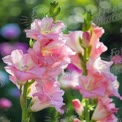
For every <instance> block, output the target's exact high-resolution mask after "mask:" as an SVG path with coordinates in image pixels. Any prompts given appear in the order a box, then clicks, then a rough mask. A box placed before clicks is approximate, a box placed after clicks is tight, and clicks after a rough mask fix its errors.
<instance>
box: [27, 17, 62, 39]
mask: <svg viewBox="0 0 122 122" xmlns="http://www.w3.org/2000/svg"><path fill="white" fill-rule="evenodd" d="M62 28H64V24H63V23H62V22H60V21H56V22H55V23H53V19H52V18H47V17H45V18H43V19H42V20H38V19H35V20H34V22H33V23H32V24H31V29H29V30H25V32H26V35H27V37H29V38H32V39H35V40H40V39H42V38H45V37H46V38H48V39H55V38H57V36H58V35H59V34H60V33H61V32H62V31H61V29H62Z"/></svg>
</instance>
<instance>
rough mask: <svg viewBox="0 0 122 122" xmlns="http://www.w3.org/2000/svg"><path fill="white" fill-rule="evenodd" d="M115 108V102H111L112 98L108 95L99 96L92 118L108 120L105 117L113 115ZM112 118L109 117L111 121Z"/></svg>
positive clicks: (100, 121)
mask: <svg viewBox="0 0 122 122" xmlns="http://www.w3.org/2000/svg"><path fill="white" fill-rule="evenodd" d="M117 110H118V109H117V108H115V104H114V103H112V99H110V98H109V97H103V98H99V99H98V103H97V106H96V108H95V111H94V113H93V115H92V120H96V121H98V122H108V121H107V119H110V116H113V115H114V114H115V113H116V112H117ZM102 120H106V121H102ZM113 120H115V118H111V122H114V121H113Z"/></svg>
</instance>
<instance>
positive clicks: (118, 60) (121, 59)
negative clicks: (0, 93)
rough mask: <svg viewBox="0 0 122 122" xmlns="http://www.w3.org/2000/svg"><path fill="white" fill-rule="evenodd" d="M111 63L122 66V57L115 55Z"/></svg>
mask: <svg viewBox="0 0 122 122" xmlns="http://www.w3.org/2000/svg"><path fill="white" fill-rule="evenodd" d="M111 61H113V63H114V64H121V63H122V56H120V55H115V56H113V57H112V58H111Z"/></svg>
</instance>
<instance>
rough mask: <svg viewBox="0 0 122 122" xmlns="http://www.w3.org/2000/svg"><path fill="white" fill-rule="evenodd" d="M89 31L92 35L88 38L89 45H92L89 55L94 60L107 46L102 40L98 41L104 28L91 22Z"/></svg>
mask: <svg viewBox="0 0 122 122" xmlns="http://www.w3.org/2000/svg"><path fill="white" fill-rule="evenodd" d="M91 32H92V36H91V40H90V45H91V46H92V50H91V53H90V57H91V58H93V59H94V60H95V59H96V58H98V57H99V56H100V55H101V54H102V53H103V52H104V51H106V50H107V47H106V46H105V45H104V44H103V43H102V42H100V41H99V39H100V37H101V36H102V34H103V33H104V29H103V28H102V27H98V26H96V25H95V24H94V23H93V24H92V27H91Z"/></svg>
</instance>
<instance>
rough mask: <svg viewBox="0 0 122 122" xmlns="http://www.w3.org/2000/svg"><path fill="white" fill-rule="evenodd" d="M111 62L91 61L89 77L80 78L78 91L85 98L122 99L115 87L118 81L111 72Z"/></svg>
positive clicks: (89, 63)
mask: <svg viewBox="0 0 122 122" xmlns="http://www.w3.org/2000/svg"><path fill="white" fill-rule="evenodd" d="M111 64H112V63H111V62H106V61H103V60H101V59H100V58H98V59H97V60H96V61H95V62H94V61H92V60H89V62H88V66H87V67H88V68H87V69H88V75H87V76H80V77H79V84H80V85H79V86H78V89H79V91H80V93H81V94H82V95H83V96H84V97H85V98H97V97H103V96H105V95H108V96H116V97H118V98H120V99H122V97H121V96H120V95H119V93H118V88H117V87H116V86H115V84H116V82H117V79H116V77H115V76H114V75H113V74H112V73H111V72H110V66H111Z"/></svg>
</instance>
